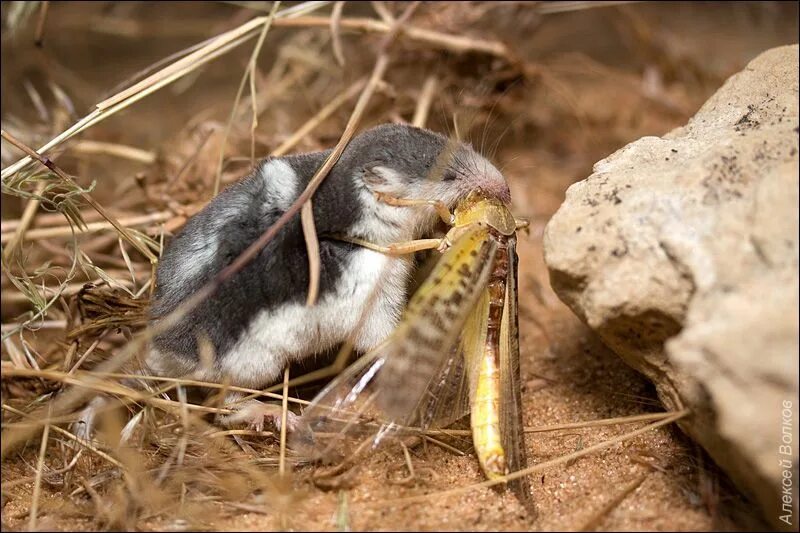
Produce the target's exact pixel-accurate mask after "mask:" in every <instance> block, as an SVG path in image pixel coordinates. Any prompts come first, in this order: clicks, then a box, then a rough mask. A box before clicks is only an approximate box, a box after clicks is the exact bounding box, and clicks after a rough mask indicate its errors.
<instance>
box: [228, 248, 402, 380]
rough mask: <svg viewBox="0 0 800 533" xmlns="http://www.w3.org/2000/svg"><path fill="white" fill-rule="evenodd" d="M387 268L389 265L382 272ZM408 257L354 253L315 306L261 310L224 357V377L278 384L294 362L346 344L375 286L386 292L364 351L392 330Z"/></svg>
mask: <svg viewBox="0 0 800 533" xmlns="http://www.w3.org/2000/svg"><path fill="white" fill-rule="evenodd" d="M384 268H388V270H387V272H386V274H385V275H383V276H382V274H383V271H384ZM410 270H411V261H410V259H409V258H393V257H389V256H386V255H384V254H381V253H378V252H374V251H372V250H367V249H361V250H358V251H356V252H354V253H353V256H352V258H351V259H350V263H349V264H348V265H346V266H344V267H343V268H342V277H341V278H340V279H339V283H338V286H337V287H336V290H335V291H333V292H332V293H330V294H328V295H326V296H325V297H324V298H322V299H321V300H320V301H318V302H317V305H315V306H314V307H307V306H306V305H305V304H304V303H302V304H291V305H283V306H281V307H280V308H278V309H274V310H269V311H266V310H265V311H262V312H261V313H259V314H258V315H257V316H256V318H255V319H254V320H253V321H252V322H251V323H250V326H249V328H248V329H247V331H246V332H245V334H244V335H243V336H242V337H241V338H240V340H239V342H237V343H236V345H235V346H234V347H233V348H232V349H231V350H230V351H229V352H228V353H227V354H225V355H223V356H222V358H221V361H220V362H221V369H220V370H221V374H222V376H221V377H224V376H228V377H230V378H231V380H232V383H233V384H235V385H239V386H249V387H259V386H263V385H265V384H267V383H271V382H274V381H275V380H276V379H277V378H278V377H279V376H280V374H281V372H282V371H283V369H284V367H285V366H286V364H287V363H288V362H290V361H299V360H301V359H303V358H305V357H307V356H309V355H310V354H313V353H318V352H321V351H323V350H327V349H329V348H332V347H333V346H335V345H337V344H339V343H341V342H344V341H345V340H347V338H348V337H349V336H350V335H351V334H352V333H353V332H354V330H355V328H356V326H357V324H358V320H359V318H360V316H361V314H362V312H363V310H364V307H365V306H366V305H367V303H368V301H369V299H370V298H369V297H370V294H371V292H372V290H373V288H374V287H375V286H376V285H377V284H378V283H380V284H381V287H380V289H379V290H380V291H382V294H381V295H379V296H378V298H377V301H376V305H375V306H374V307H373V308H372V309H371V310H370V311H368V314H367V317H366V322H365V324H364V325H363V327H362V328H361V330H360V331H359V332H358V333H357V336H356V338H355V345H356V348H357V349H358V350H362V351H366V350H369V349H371V348H373V347H374V346H376V345H377V344H379V343H380V342H381V341H383V340H384V339H385V338H386V337H387V336H388V335H389V334H390V333H391V332H392V330H394V327H395V325H396V324H397V321H398V319H399V314H400V311H401V310H402V304H403V302H404V299H405V285H406V279H407V276H408V274H409V272H410Z"/></svg>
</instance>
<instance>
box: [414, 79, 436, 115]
mask: <svg viewBox="0 0 800 533" xmlns="http://www.w3.org/2000/svg"><path fill="white" fill-rule="evenodd" d="M436 85H437V82H436V76H434V75H433V74H431V75H430V76H428V77H427V78H426V79H425V84H424V85H423V86H422V91H421V92H420V94H419V100H417V108H416V109H415V110H414V119H413V120H412V121H411V124H412V125H414V126H416V127H418V128H424V127H425V124H426V123H427V122H428V113H429V112H430V110H431V103H432V102H433V94H434V93H435V92H436Z"/></svg>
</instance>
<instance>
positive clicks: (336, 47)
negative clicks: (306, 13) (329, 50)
mask: <svg viewBox="0 0 800 533" xmlns="http://www.w3.org/2000/svg"><path fill="white" fill-rule="evenodd" d="M343 9H344V2H334V3H333V10H332V11H331V43H333V57H335V58H336V62H337V63H339V66H340V67H343V66H344V63H345V61H344V52H342V37H341V35H340V33H339V22H340V21H341V20H342V10H343Z"/></svg>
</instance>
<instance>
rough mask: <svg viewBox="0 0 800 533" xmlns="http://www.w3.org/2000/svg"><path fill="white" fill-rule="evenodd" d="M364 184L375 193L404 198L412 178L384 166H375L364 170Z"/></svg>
mask: <svg viewBox="0 0 800 533" xmlns="http://www.w3.org/2000/svg"><path fill="white" fill-rule="evenodd" d="M363 177H364V184H365V185H366V186H367V188H368V189H369V190H370V191H372V192H373V193H382V194H388V195H391V196H402V194H403V193H405V192H407V190H408V185H409V182H410V181H411V177H410V176H406V175H405V174H403V173H402V172H400V171H398V170H395V169H393V168H389V167H387V166H384V165H374V166H368V167H365V168H364V173H363Z"/></svg>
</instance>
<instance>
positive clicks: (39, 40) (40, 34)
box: [33, 1, 50, 48]
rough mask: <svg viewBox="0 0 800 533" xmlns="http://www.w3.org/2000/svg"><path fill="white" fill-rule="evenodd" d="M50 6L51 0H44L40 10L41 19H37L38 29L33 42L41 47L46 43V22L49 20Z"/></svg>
mask: <svg viewBox="0 0 800 533" xmlns="http://www.w3.org/2000/svg"><path fill="white" fill-rule="evenodd" d="M49 7H50V2H46V1H45V2H42V8H41V9H40V10H39V19H38V20H37V21H36V31H35V32H34V34H33V43H34V44H35V45H36V46H38V47H40V48H41V47H42V46H43V45H44V23H45V21H46V20H47V11H48V8H49Z"/></svg>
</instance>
